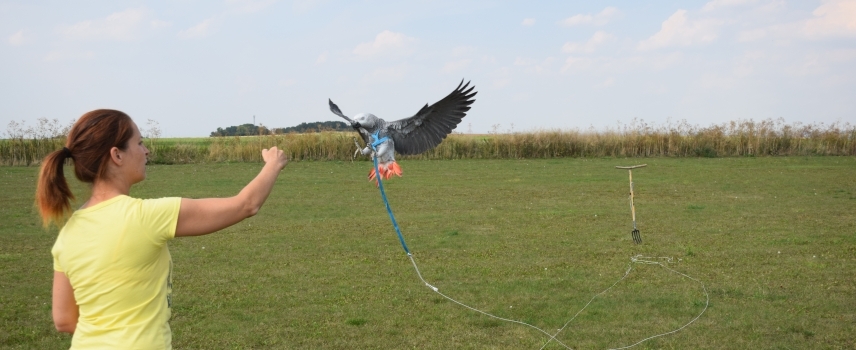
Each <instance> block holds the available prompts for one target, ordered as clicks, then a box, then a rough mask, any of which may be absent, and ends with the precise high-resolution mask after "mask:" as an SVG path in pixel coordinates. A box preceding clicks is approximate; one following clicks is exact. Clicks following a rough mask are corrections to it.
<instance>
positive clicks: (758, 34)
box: [737, 28, 769, 42]
mask: <svg viewBox="0 0 856 350" xmlns="http://www.w3.org/2000/svg"><path fill="white" fill-rule="evenodd" d="M768 31H769V30H768V29H767V28H757V29H750V30H744V31H741V32H740V33H739V34H738V35H737V41H739V42H750V41H756V40H761V39H764V38H766V37H767V33H768Z"/></svg>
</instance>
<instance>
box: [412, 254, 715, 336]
mask: <svg viewBox="0 0 856 350" xmlns="http://www.w3.org/2000/svg"><path fill="white" fill-rule="evenodd" d="M407 257H408V258H410V262H411V263H412V264H413V268H414V269H415V270H416V275H417V276H419V279H420V280H422V283H425V285H426V286H428V288H431V290H433V291H434V292H435V293H437V294H439V295H440V296H442V297H443V298H446V299H447V300H449V301H451V302H453V303H455V304H458V305H460V306H463V307H465V308H467V309H470V310H472V311H475V312H478V313H480V314H482V315H485V316H488V317H491V318H495V319H497V320H501V321H505V322H511V323H517V324H520V325H524V326H527V327H530V328H533V329H536V330H538V331H539V332H541V333H543V334H544V335H546V336H548V337H550V339H548V340H547V342H545V343H544V345H543V346H542V347H541V349H542V350H543V349H544V348H545V347H547V345H549V344H550V342H553V341H555V342H556V343H558V344H559V345H561V346H563V347H565V348H566V349H571V350H572V348H571V347H570V346H568V345H566V344H565V343H562V341H560V340H559V339H557V338H556V336H557V335H559V333H561V332H562V331H563V330H565V328H567V327H568V325H569V324H570V323H571V321H573V320H574V319H576V318H577V316H578V315H579V314H580V313H582V312H583V310H585V309H586V308H587V307H588V306H589V305H590V304H591V303H592V302H593V301H594V299H596V298H597V297H599V296H601V295H603V294H604V293H606V292H608V291H609V290H610V289H612V287H615V285H617V284H618V283H619V282H621V281H623V280H624V279H625V278H627V275H629V274H630V271H631V270H633V264H648V265H660V266H661V267H663V268H665V269H666V270H669V271H671V272H674V273H676V274H679V275H681V276H683V277H686V278H689V279H691V280H693V281H695V282H698V283H699V284H701V288H702V290H704V296H705V299H706V301H705V304H704V309H702V310H701V312H700V313H699V314H698V315H696V317H695V318H693V319H692V320H690V321H689V322H687V323H686V324H684V325H683V326H681V327H679V328H677V329H674V330H672V331H669V332H666V333H661V334H657V335H653V336H650V337H648V338H645V339H642V340H640V341H638V342H636V343H633V344H631V345H627V346H623V347H620V348H611V349H609V350H621V349H629V348H632V347H634V346H636V345H639V344H641V343H643V342H645V341H648V340H651V339H654V338H658V337H662V336H665V335H669V334H672V333H676V332H678V331H680V330H682V329H684V328H686V327H687V326H689V325H690V324H692V323H693V322H695V321H696V320H698V319H699V317H701V315H702V314H704V312H705V311H707V307H708V305H710V295H708V293H707V288H706V287H705V286H704V283H702V282H701V281H699V280H697V279H695V278H693V277H690V276H688V275H686V274H684V273H682V272H679V271H676V270H674V269H672V268H669V267H668V266H666V265H664V264H663V262H659V261H656V259H660V260H664V261H665V262H666V263H672V261H673V259H672V258H671V257H656V258H655V257H644V256H642V255H641V254H640V255H636V256H633V257H631V258H630V262H629V263H628V264H627V270H626V271H625V272H624V276H621V278H619V279H618V280H617V281H615V283H613V284H612V285H611V286H609V287H608V288H606V289H604V290H603V291H602V292H600V293H597V294H595V296H593V297H592V298H591V299H590V300H589V301H588V303H586V305H585V306H583V308H582V309H580V310H579V311H577V313H576V314H574V317H571V319H570V320H568V322H566V323H565V325H563V326H562V328H559V330H558V331H557V332H556V333H555V334H550V333H548V332H547V331H545V330H543V329H541V328H538V327H536V326H534V325H531V324H529V323H526V322H522V321H517V320H512V319H508V318H504V317H499V316H496V315H493V314H490V313H488V312H485V311H482V310H479V309H476V308H474V307H471V306H469V305H466V304H464V303H462V302H460V301H457V300H455V299H453V298H451V297H449V296H447V295H445V294H443V293H441V292H440V289H439V288H437V287H434V286H433V285H431V284H430V283H428V282H427V281H425V279H424V278H422V273H421V272H419V267H418V266H416V261H415V260H413V254H410V253H407Z"/></svg>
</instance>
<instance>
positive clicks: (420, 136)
mask: <svg viewBox="0 0 856 350" xmlns="http://www.w3.org/2000/svg"><path fill="white" fill-rule="evenodd" d="M469 85H470V82H467V83H466V84H464V81H463V80H461V83H460V84H458V87H457V88H455V91H452V93H450V94H449V95H448V96H446V97H444V98H443V99H442V100H440V101H437V103H435V104H433V105H430V106H429V105H428V104H425V107H422V109H420V110H419V112H416V115H414V116H412V117H410V118H406V119H401V120H396V121H392V122H387V123H386V128H385V129H386V130H387V132H388V133H389V136H390V137H392V140H393V141H394V142H395V151H396V152H398V153H399V154H419V153H422V152H425V151H427V150H429V149H432V148H434V147H436V146H437V145H439V144H440V142H442V141H443V139H445V138H446V136H447V135H449V133H451V132H452V130H453V129H455V127H456V126H458V123H460V122H461V118H463V117H464V116H466V115H467V113H466V112H467V111H469V110H470V105H471V104H472V103H473V102H475V99H473V96H475V95H476V93H477V92H475V91H473V89H474V88H475V86H469ZM331 106H335V105H333V104H332V102H331ZM331 108H332V107H331ZM333 113H336V112H335V111H334V112H333Z"/></svg>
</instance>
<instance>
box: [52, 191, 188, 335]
mask: <svg viewBox="0 0 856 350" xmlns="http://www.w3.org/2000/svg"><path fill="white" fill-rule="evenodd" d="M180 206H181V198H160V199H147V200H142V199H135V198H131V197H128V196H117V197H115V198H111V199H109V200H107V201H104V202H101V203H98V204H97V205H94V206H92V207H89V208H85V209H81V210H77V211H75V212H74V214H72V216H71V218H69V220H68V222H67V223H66V224H65V226H64V227H63V228H62V230H60V233H59V236H58V237H57V240H56V243H55V244H54V246H53V249H52V250H51V254H53V261H54V270H56V271H59V272H63V273H65V275H66V276H68V279H69V281H71V286H72V288H73V289H74V298H75V300H76V301H77V305H78V306H79V309H80V318H79V319H78V321H77V329H76V330H75V332H74V336H73V337H72V340H71V348H72V349H171V348H172V332H171V331H170V328H169V323H168V321H169V318H170V315H171V307H172V305H171V299H170V294H171V293H172V259H171V257H170V255H169V250H168V249H167V245H166V242H167V241H168V240H170V239H172V238H173V237H175V227H176V223H177V222H178V211H179V208H180Z"/></svg>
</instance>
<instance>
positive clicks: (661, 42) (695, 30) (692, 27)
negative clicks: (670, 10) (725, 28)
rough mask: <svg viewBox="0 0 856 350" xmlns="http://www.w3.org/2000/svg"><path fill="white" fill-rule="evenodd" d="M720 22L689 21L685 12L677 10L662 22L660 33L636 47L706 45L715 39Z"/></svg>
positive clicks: (706, 20)
mask: <svg viewBox="0 0 856 350" xmlns="http://www.w3.org/2000/svg"><path fill="white" fill-rule="evenodd" d="M721 25H722V21H721V20H715V19H703V20H692V21H691V20H689V19H688V18H687V11H686V10H678V11H676V12H675V13H674V14H672V15H671V16H669V18H668V19H666V20H665V21H663V24H662V25H661V27H660V31H659V32H657V33H656V34H654V35H652V36H651V37H650V38H648V39H645V40H643V41H641V42H640V43H639V45H638V46H637V47H638V49H640V50H650V49H657V48H661V47H668V46H689V45H694V44H699V43H707V42H711V41H713V40H715V39H716V38H717V30H718V29H719V27H720V26H721Z"/></svg>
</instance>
